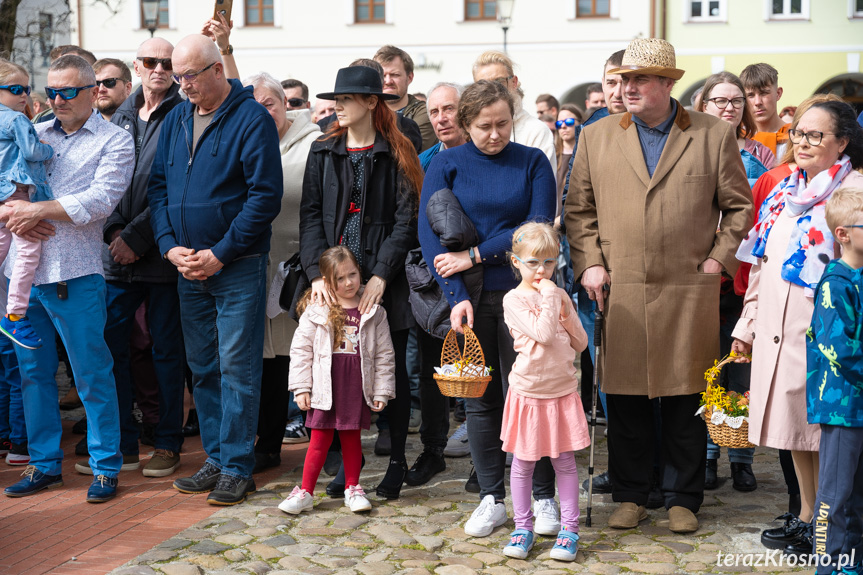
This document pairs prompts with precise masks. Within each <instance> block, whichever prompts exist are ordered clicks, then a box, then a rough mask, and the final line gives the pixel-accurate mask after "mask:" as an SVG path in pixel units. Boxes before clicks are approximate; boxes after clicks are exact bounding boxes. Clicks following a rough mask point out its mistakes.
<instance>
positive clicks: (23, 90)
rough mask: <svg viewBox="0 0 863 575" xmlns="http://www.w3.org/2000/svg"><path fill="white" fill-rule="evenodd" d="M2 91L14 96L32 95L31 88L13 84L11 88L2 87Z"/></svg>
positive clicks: (0, 87) (0, 88)
mask: <svg viewBox="0 0 863 575" xmlns="http://www.w3.org/2000/svg"><path fill="white" fill-rule="evenodd" d="M0 90H7V91H9V92H12V95H13V96H20V95H21V94H27V95H28V96H29V95H30V86H22V85H21V84H12V85H11V86H0Z"/></svg>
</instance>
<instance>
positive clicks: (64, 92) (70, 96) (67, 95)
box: [45, 84, 96, 100]
mask: <svg viewBox="0 0 863 575" xmlns="http://www.w3.org/2000/svg"><path fill="white" fill-rule="evenodd" d="M95 87H96V85H95V84H90V85H89V86H81V87H80V88H45V94H46V95H47V96H48V99H49V100H56V99H57V96H60V97H61V98H62V99H64V100H74V99H75V98H77V97H78V94H80V93H81V92H82V91H83V90H86V89H87V88H95Z"/></svg>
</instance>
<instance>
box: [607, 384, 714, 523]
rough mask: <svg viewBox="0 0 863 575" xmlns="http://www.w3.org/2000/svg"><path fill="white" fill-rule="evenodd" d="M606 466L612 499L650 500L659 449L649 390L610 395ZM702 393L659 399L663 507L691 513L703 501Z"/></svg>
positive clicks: (704, 435)
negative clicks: (651, 481)
mask: <svg viewBox="0 0 863 575" xmlns="http://www.w3.org/2000/svg"><path fill="white" fill-rule="evenodd" d="M606 399H607V400H608V414H607V417H608V471H609V473H610V475H611V483H612V486H613V487H612V489H613V491H612V499H613V500H614V501H617V502H631V503H635V504H636V505H644V504H646V503H647V496H648V494H649V493H650V480H651V474H652V472H653V466H654V457H655V450H656V445H657V444H656V443H655V434H656V431H655V427H654V410H653V406H652V405H651V400H650V399H649V398H648V397H647V396H646V395H616V394H611V393H609V394H607V395H606ZM698 402H699V394H697V393H695V394H692V395H679V396H670V397H661V398H659V404H660V413H661V418H662V424H661V426H662V428H661V432H660V438H659V443H658V445H659V450H660V453H659V462H660V463H659V465H660V467H659V486H660V489H661V490H662V493H663V495H664V496H665V508H666V509H670V508H671V507H676V506H680V507H685V508H687V509H689V510H690V511H692V512H693V513H695V512H697V511H698V508H699V507H700V506H701V503H702V501H704V466H705V464H706V458H707V451H706V447H705V446H706V444H707V428H706V427H705V425H704V422H703V421H702V420H701V419H699V418H698V417H696V416H695V411H696V410H697V409H698Z"/></svg>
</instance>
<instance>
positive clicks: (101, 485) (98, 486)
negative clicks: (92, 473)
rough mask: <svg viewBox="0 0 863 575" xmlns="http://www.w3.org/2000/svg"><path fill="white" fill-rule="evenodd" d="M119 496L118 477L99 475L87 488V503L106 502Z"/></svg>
mask: <svg viewBox="0 0 863 575" xmlns="http://www.w3.org/2000/svg"><path fill="white" fill-rule="evenodd" d="M116 496H117V478H116V477H105V476H104V475H97V476H96V477H94V478H93V483H91V484H90V489H88V490H87V503H104V502H106V501H110V500H112V499H114V498H115V497H116Z"/></svg>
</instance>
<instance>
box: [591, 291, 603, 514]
mask: <svg viewBox="0 0 863 575" xmlns="http://www.w3.org/2000/svg"><path fill="white" fill-rule="evenodd" d="M594 318H595V321H596V323H595V324H594V326H593V345H594V348H595V350H596V351H595V352H594V355H593V357H594V361H593V393H592V394H591V398H592V408H591V410H590V422H589V423H590V461H589V463H588V466H587V475H588V481H587V526H588V527H590V513H591V511H593V452H594V449H595V447H596V403H597V402H598V401H599V365H600V360H599V350H600V348H601V347H602V322H603V317H602V312H601V311H599V308H597V309H596V311H595V312H594ZM606 417H608V415H607V414H606Z"/></svg>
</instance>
